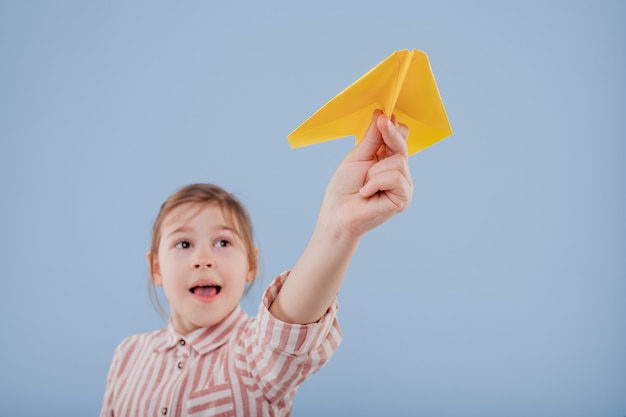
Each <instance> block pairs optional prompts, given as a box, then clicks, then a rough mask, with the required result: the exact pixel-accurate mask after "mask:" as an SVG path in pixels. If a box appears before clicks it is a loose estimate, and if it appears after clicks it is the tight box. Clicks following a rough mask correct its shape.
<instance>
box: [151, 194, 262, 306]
mask: <svg viewBox="0 0 626 417" xmlns="http://www.w3.org/2000/svg"><path fill="white" fill-rule="evenodd" d="M183 204H197V205H199V206H205V205H209V204H215V205H217V206H218V207H220V208H221V209H222V211H223V212H224V216H225V217H226V218H227V219H228V220H229V221H231V222H232V223H233V226H234V229H235V230H236V232H237V234H238V235H239V238H240V239H241V241H242V242H243V245H244V249H245V251H246V254H247V257H248V267H249V268H250V271H252V276H253V279H252V281H251V284H252V283H253V282H254V279H255V277H256V275H257V272H258V261H257V253H256V249H255V246H254V238H253V234H252V221H251V220H250V216H249V215H248V211H247V210H246V208H245V207H244V205H243V204H242V203H241V202H240V201H239V200H238V199H237V198H235V196H233V195H232V194H231V193H229V192H228V191H226V190H224V189H223V188H221V187H218V186H217V185H213V184H190V185H187V186H185V187H183V188H181V189H180V190H178V191H177V192H175V193H174V194H172V195H171V196H170V197H169V198H168V199H167V200H165V202H164V203H163V204H162V205H161V210H160V211H159V214H158V215H157V218H156V220H155V221H154V225H153V227H152V243H151V244H150V253H151V255H150V259H151V260H150V265H149V267H150V280H149V283H148V285H149V293H150V300H151V301H152V303H153V304H154V306H155V307H156V309H157V310H158V311H159V313H161V314H162V315H163V316H165V312H164V310H163V307H162V306H161V303H160V302H159V297H158V294H157V292H156V286H155V284H154V282H153V280H152V276H153V275H152V274H153V269H154V268H153V267H154V262H155V261H156V259H157V256H158V252H159V244H160V242H161V226H162V225H163V221H164V220H165V218H166V217H167V216H168V215H169V214H170V213H171V212H172V211H174V209H176V208H177V207H180V206H182V205H183ZM248 289H249V287H248Z"/></svg>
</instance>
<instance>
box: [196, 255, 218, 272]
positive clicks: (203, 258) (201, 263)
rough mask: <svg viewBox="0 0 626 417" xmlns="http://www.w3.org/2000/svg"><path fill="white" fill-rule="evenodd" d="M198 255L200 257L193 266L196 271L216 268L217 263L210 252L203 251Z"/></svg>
mask: <svg viewBox="0 0 626 417" xmlns="http://www.w3.org/2000/svg"><path fill="white" fill-rule="evenodd" d="M197 255H198V257H197V258H196V260H195V262H194V264H193V267H194V268H195V269H203V268H213V267H214V266H215V262H213V259H212V258H211V255H210V253H209V252H208V251H206V250H202V251H200V252H199V253H198V254H197Z"/></svg>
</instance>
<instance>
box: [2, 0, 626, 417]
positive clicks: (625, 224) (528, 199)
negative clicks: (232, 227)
mask: <svg viewBox="0 0 626 417" xmlns="http://www.w3.org/2000/svg"><path fill="white" fill-rule="evenodd" d="M625 18H626V3H624V2H621V1H586V2H581V1H528V2H522V1H518V2H496V1H493V2H486V1H483V2H467V3H466V2H445V1H442V2H434V1H432V2H420V1H406V2H400V1H385V2H372V1H346V2H340V1H315V2H308V3H306V4H299V3H296V2H286V1H285V2H283V3H279V2H272V1H269V2H259V3H254V2H249V3H246V2H230V3H228V4H226V2H223V3H221V2H220V3H218V2H208V1H207V2H197V1H196V2H179V3H172V2H161V1H151V2H125V1H113V2H83V1H64V2H52V1H23V2H19V1H1V2H0V139H1V142H0V196H1V197H0V198H1V203H2V205H1V210H2V211H1V213H2V215H1V216H0V231H1V232H0V236H1V239H0V268H1V269H0V271H1V272H0V279H1V281H0V285H1V287H0V335H1V336H0V340H1V342H0V356H1V357H2V367H1V368H0V414H1V415H3V416H44V415H45V416H61V415H62V416H86V415H97V413H98V410H99V407H100V402H101V399H102V394H103V390H104V386H105V382H106V376H107V371H108V366H109V362H110V359H111V356H112V354H113V351H114V349H115V347H116V346H117V344H118V343H119V342H120V341H121V340H122V339H123V338H124V337H126V336H128V335H130V334H133V333H138V332H143V331H148V330H151V329H155V328H158V327H162V326H163V325H164V323H165V322H164V320H163V319H161V318H160V317H159V315H158V314H157V313H156V312H155V310H154V309H153V308H152V306H151V304H150V301H149V298H148V292H147V280H148V271H147V265H146V262H145V252H146V250H147V249H148V245H149V240H150V229H151V225H152V222H153V220H154V218H155V216H156V214H157V211H158V208H159V205H160V204H161V202H162V201H163V200H164V199H165V198H166V197H167V196H168V195H169V194H171V193H172V192H174V191H175V190H176V189H177V188H179V187H180V186H182V185H185V184H187V183H190V182H198V181H203V182H214V183H217V184H220V185H222V186H224V187H225V188H227V189H228V190H230V191H232V192H233V193H234V194H235V195H237V196H238V197H239V198H240V199H241V200H243V202H244V203H245V204H246V205H247V207H248V208H249V210H250V212H251V214H252V217H253V221H254V223H255V226H256V241H257V243H258V245H259V247H260V249H261V251H262V254H263V264H262V273H261V275H260V276H259V279H258V282H257V284H256V286H255V287H254V289H253V291H252V292H251V293H250V295H249V296H248V297H247V298H246V299H245V300H244V301H243V305H244V307H245V309H246V311H248V312H249V313H251V314H254V313H255V312H256V308H257V305H258V303H259V300H260V297H261V292H262V290H263V288H264V287H265V286H266V285H267V284H268V283H269V282H270V280H271V279H272V278H273V277H274V276H275V275H276V274H278V273H279V272H281V271H283V270H285V269H288V268H290V267H291V265H293V263H294V262H295V261H296V259H297V258H298V255H299V254H300V253H301V251H302V250H303V248H304V246H305V244H306V242H307V240H308V237H309V235H310V233H311V231H312V229H313V227H314V224H315V220H316V216H317V210H318V207H319V203H320V201H321V197H322V193H323V191H324V188H325V185H326V182H327V180H328V179H329V177H330V175H331V174H332V172H333V171H334V169H335V167H336V165H337V164H338V163H339V161H340V160H341V159H342V158H343V156H344V155H345V153H346V152H347V151H348V150H349V149H351V148H352V146H353V141H352V140H351V139H343V140H337V141H334V142H329V143H325V144H320V145H315V146H311V147H306V148H300V149H293V150H292V149H290V148H289V145H288V143H287V139H286V136H287V134H288V133H289V132H291V130H293V129H294V128H295V127H297V126H298V125H299V124H300V123H301V122H303V121H304V120H305V119H306V118H307V117H308V116H310V115H311V114H312V113H313V112H314V111H315V110H317V109H318V108H319V107H320V106H321V105H323V104H324V103H326V101H328V100H329V99H330V98H332V97H333V96H334V95H335V94H336V93H338V92H339V91H341V90H342V89H343V88H345V87H346V86H348V85H349V84H351V83H352V82H353V81H354V80H356V79H357V78H358V77H359V76H361V75H362V74H363V73H365V72H366V71H367V70H369V69H370V68H371V67H373V66H374V65H376V64H377V63H378V62H380V61H381V60H383V59H384V58H386V57H387V56H388V55H389V54H391V53H392V52H393V51H395V50H398V49H405V48H406V49H411V48H417V49H420V50H423V51H425V52H426V53H427V54H428V55H429V58H430V61H431V65H432V68H433V71H434V74H435V77H436V80H437V83H438V85H439V90H440V93H441V96H442V98H443V100H444V104H445V106H446V109H447V112H448V116H449V118H450V121H451V123H452V127H453V130H454V135H453V136H452V137H450V138H448V139H446V140H444V141H442V142H439V143H438V144H436V145H434V146H433V147H431V148H428V149H427V150H425V151H424V152H422V153H419V154H417V155H415V156H412V157H411V159H410V167H411V170H412V174H413V176H414V180H415V184H416V185H415V194H414V200H413V203H412V205H411V206H410V207H409V208H408V209H407V210H406V211H405V212H403V213H402V214H401V215H399V216H398V217H396V218H394V219H392V220H391V221H390V222H389V223H387V224H385V225H384V226H383V227H381V228H379V229H376V230H375V231H373V232H371V233H370V234H369V235H367V236H366V237H365V238H364V239H363V241H362V244H361V246H360V248H359V251H358V253H357V254H356V256H355V257H354V259H353V262H352V265H351V268H350V270H349V273H348V276H347V278H346V281H345V283H344V285H343V287H342V291H341V294H340V319H341V323H342V326H343V329H344V336H345V340H344V343H343V344H342V346H341V348H340V349H339V351H338V352H337V354H336V355H335V356H334V357H333V359H332V360H331V362H330V363H329V364H328V365H327V366H326V367H325V368H324V369H323V370H322V371H320V372H319V373H318V374H317V375H315V376H314V377H312V378H311V379H310V380H308V381H307V382H306V383H305V384H304V385H303V386H302V388H301V389H300V391H299V393H298V395H297V396H296V401H295V405H294V413H293V415H294V416H295V417H300V416H320V415H327V416H341V415H343V416H347V415H359V416H381V415H394V416H409V415H410V416H414V415H424V416H505V415H506V416H570V417H571V416H607V417H609V416H611V417H623V416H625V415H626V256H625V255H626V164H625V162H626V144H625V139H626V135H625V133H626V132H625V129H624V125H625V124H624V120H625V108H626V107H625V105H626V100H625V97H626V95H625V92H626V89H625V76H624V74H626V65H625V53H626V47H625V45H624V39H626V36H625V35H626V33H625V32H626V29H625V25H624V21H625Z"/></svg>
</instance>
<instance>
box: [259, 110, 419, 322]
mask: <svg viewBox="0 0 626 417" xmlns="http://www.w3.org/2000/svg"><path fill="white" fill-rule="evenodd" d="M407 136H408V131H407V129H406V127H405V126H403V125H398V124H397V122H396V121H395V118H393V117H392V120H389V119H388V118H387V117H386V116H385V115H384V114H383V113H382V112H380V111H378V110H377V111H376V112H374V115H373V117H372V123H371V124H370V126H369V128H368V130H367V132H366V133H365V136H364V137H363V140H361V142H360V143H359V144H358V145H357V146H356V147H355V148H354V149H353V150H352V151H350V153H348V155H347V156H346V157H345V158H344V160H343V161H342V162H341V164H340V165H339V167H338V168H337V170H336V171H335V173H334V175H333V177H332V178H331V180H330V182H329V183H328V186H327V188H326V193H325V194H324V199H323V201H322V205H321V208H320V213H319V216H318V220H317V225H316V226H315V230H314V232H313V235H312V236H311V240H310V241H309V244H308V245H307V247H306V249H305V250H304V252H303V254H302V256H301V257H300V259H299V260H298V262H296V264H295V265H294V267H293V269H292V270H291V273H290V275H289V278H288V279H287V280H286V282H285V284H284V285H283V287H282V289H281V291H280V292H279V293H278V296H277V297H276V299H275V300H274V303H273V304H272V306H271V307H270V312H271V313H272V314H273V315H274V316H275V317H276V318H278V319H279V320H282V321H285V322H288V323H299V324H305V323H313V322H315V321H317V320H319V319H320V318H321V317H322V316H323V315H324V314H325V313H326V310H327V309H328V307H329V306H330V304H331V303H332V301H333V300H334V299H335V297H336V296H337V292H338V291H339V287H340V286H341V283H342V282H343V278H344V276H345V274H346V271H347V269H348V265H349V263H350V260H351V259H352V255H353V254H354V252H355V250H356V248H357V246H358V243H359V240H360V239H361V237H362V236H363V235H364V234H365V233H366V232H367V231H369V230H371V229H373V228H374V227H376V226H378V225H380V224H382V223H384V222H385V221H387V220H388V219H389V218H391V217H393V216H394V215H396V214H397V213H399V212H401V211H402V210H404V208H406V206H407V205H408V204H409V203H410V201H411V197H412V194H413V183H412V181H411V175H410V172H409V164H408V154H407V146H406V138H407Z"/></svg>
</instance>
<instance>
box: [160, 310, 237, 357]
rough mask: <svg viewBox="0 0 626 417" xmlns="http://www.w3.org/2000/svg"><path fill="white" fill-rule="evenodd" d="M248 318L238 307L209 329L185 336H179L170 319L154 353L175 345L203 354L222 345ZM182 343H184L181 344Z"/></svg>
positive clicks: (203, 328)
mask: <svg viewBox="0 0 626 417" xmlns="http://www.w3.org/2000/svg"><path fill="white" fill-rule="evenodd" d="M247 318H248V315H247V314H246V313H245V312H244V311H243V309H242V308H241V306H240V305H238V306H237V307H236V308H235V309H234V310H233V312H232V313H230V314H229V315H228V316H227V317H226V318H225V319H224V320H222V321H221V322H220V323H218V324H216V325H214V326H211V327H202V328H200V329H197V330H194V331H193V332H191V333H189V334H188V335H186V336H181V335H180V334H179V333H178V332H176V330H174V326H173V325H172V320H171V319H170V321H169V323H168V325H167V331H166V333H165V335H164V336H165V338H164V340H163V343H160V344H159V345H158V346H157V347H156V349H155V350H156V351H166V350H169V349H173V348H174V347H175V346H176V345H177V344H184V345H187V346H190V347H191V348H193V349H194V350H196V351H197V352H198V353H199V354H205V353H208V352H210V351H212V350H215V349H217V348H219V347H220V346H222V345H224V344H225V343H226V342H228V340H230V338H231V336H232V335H233V334H234V332H235V331H236V329H237V327H238V326H239V325H240V324H241V323H242V322H244V321H245V320H246V319H247ZM183 341H184V342H183Z"/></svg>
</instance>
